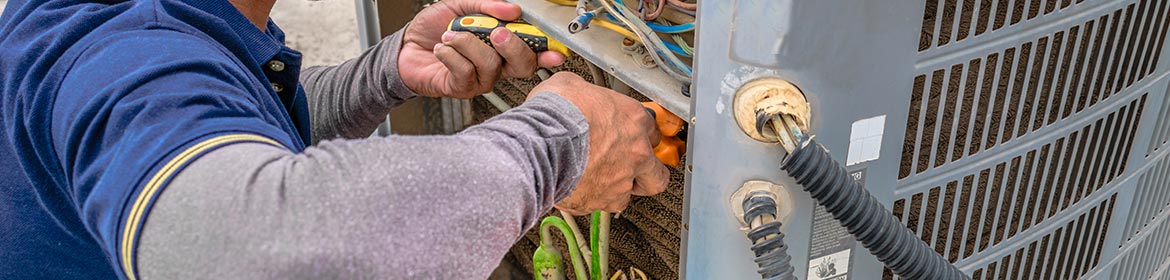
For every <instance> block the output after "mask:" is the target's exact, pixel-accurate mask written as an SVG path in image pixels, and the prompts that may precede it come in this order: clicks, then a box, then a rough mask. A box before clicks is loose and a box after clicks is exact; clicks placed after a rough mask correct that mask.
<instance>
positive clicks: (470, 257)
mask: <svg viewBox="0 0 1170 280" xmlns="http://www.w3.org/2000/svg"><path fill="white" fill-rule="evenodd" d="M550 84H551V85H550ZM538 90H540V92H542V93H539V94H536V95H534V96H532V97H531V99H530V100H529V101H527V102H526V103H524V104H523V105H521V106H519V107H517V108H515V109H512V110H510V111H508V112H506V113H504V114H502V115H499V116H497V117H495V118H492V119H491V120H489V121H487V122H485V123H483V124H481V125H477V126H474V127H471V128H468V129H467V130H465V131H464V132H461V133H459V134H457V135H451V136H391V137H387V138H371V139H363V140H336V141H325V142H323V143H321V144H319V145H317V146H316V147H310V148H309V149H307V150H305V151H304V152H302V153H300V154H294V153H291V152H288V151H286V150H284V149H281V148H278V147H273V146H270V145H264V144H256V143H241V144H234V145H229V146H225V147H221V148H218V149H216V150H214V151H211V152H209V153H208V154H206V155H203V156H202V157H200V158H199V159H196V160H195V161H194V162H193V163H192V164H190V165H189V166H187V167H186V168H184V169H183V170H182V171H180V173H179V174H178V175H177V176H176V177H175V178H174V180H172V181H171V182H170V183H169V184H168V186H167V187H166V192H165V193H163V194H161V196H160V197H159V198H158V200H157V201H156V202H155V205H154V207H153V210H152V211H151V212H150V219H149V220H148V221H147V222H146V224H145V225H144V229H143V233H142V235H141V242H140V245H139V247H138V253H139V256H138V261H137V264H138V270H139V272H140V273H141V275H142V276H143V278H145V279H152V278H157V279H185V278H213V279H214V278H243V279H252V278H292V277H306V278H341V279H353V278H374V279H385V278H403V277H405V276H413V277H421V278H442V279H482V278H484V277H486V276H487V275H488V274H489V273H490V272H491V270H492V269H493V268H494V266H495V265H496V264H497V263H498V262H499V260H500V259H501V258H502V257H503V255H504V254H505V253H506V252H507V251H508V248H510V247H511V245H512V244H513V243H514V242H515V241H516V240H517V239H518V238H520V236H521V235H522V234H523V233H524V232H525V231H526V230H527V229H529V228H531V227H532V226H534V225H535V224H536V222H537V219H538V218H539V217H540V216H541V215H543V214H544V213H546V212H547V211H548V210H549V209H550V208H551V207H552V206H553V204H554V203H557V202H558V201H561V199H564V198H566V197H574V199H566V200H565V202H573V203H571V204H569V205H561V206H562V207H566V208H567V210H571V211H575V212H578V213H583V212H587V211H591V210H595V209H606V210H609V211H620V210H621V209H622V208H624V207H625V205H626V204H627V203H628V201H629V199H630V196H631V195H653V194H655V193H658V192H661V191H662V189H663V188H664V187H665V185H666V180H667V178H668V177H669V175H668V173H667V172H666V169H665V167H663V166H662V165H661V164H659V163H658V162H657V159H656V158H655V157H654V156H653V155H652V154H651V153H650V146H651V145H652V143H653V142H654V140H653V139H652V138H653V137H654V136H656V135H657V133H656V132H655V131H654V130H653V129H652V128H653V121H652V120H650V119H649V117H648V115H647V114H645V112H644V111H643V109H642V108H641V105H640V104H638V103H637V102H636V101H634V100H632V99H629V98H628V97H625V96H621V95H619V94H617V93H615V92H612V91H608V90H606V89H604V88H599V87H596V86H592V85H591V84H589V83H587V82H585V81H584V80H582V79H581V78H580V77H576V76H575V75H572V74H564V73H560V74H557V75H555V76H554V77H553V78H552V79H550V80H549V82H546V83H544V84H542V85H541V86H539V87H538ZM574 185H577V187H576V189H574ZM570 192H572V196H569V194H570Z"/></svg>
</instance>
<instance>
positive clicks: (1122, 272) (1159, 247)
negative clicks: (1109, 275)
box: [1113, 221, 1170, 279]
mask: <svg viewBox="0 0 1170 280" xmlns="http://www.w3.org/2000/svg"><path fill="white" fill-rule="evenodd" d="M1152 230H1153V232H1151V233H1150V234H1151V235H1149V237H1151V238H1146V239H1144V240H1142V241H1141V242H1138V243H1137V244H1134V245H1133V246H1132V247H1133V249H1132V250H1130V251H1128V252H1126V253H1124V254H1125V255H1124V256H1122V257H1121V261H1119V262H1118V263H1117V266H1116V267H1114V268H1113V279H1148V278H1151V277H1153V276H1156V275H1155V274H1154V273H1155V272H1157V269H1158V268H1159V267H1162V266H1163V264H1165V263H1166V262H1167V261H1170V238H1166V237H1167V236H1170V226H1167V225H1166V222H1165V221H1162V223H1161V224H1159V225H1158V226H1157V227H1156V228H1154V229H1152ZM1158 260H1161V261H1158ZM1167 275H1168V274H1167V273H1166V272H1165V271H1163V272H1162V276H1163V277H1166V276H1167Z"/></svg>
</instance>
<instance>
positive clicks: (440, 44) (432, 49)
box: [431, 43, 443, 51]
mask: <svg viewBox="0 0 1170 280" xmlns="http://www.w3.org/2000/svg"><path fill="white" fill-rule="evenodd" d="M442 47H443V43H438V44H435V46H434V47H431V51H439V48H442Z"/></svg>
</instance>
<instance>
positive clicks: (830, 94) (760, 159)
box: [682, 0, 922, 279]
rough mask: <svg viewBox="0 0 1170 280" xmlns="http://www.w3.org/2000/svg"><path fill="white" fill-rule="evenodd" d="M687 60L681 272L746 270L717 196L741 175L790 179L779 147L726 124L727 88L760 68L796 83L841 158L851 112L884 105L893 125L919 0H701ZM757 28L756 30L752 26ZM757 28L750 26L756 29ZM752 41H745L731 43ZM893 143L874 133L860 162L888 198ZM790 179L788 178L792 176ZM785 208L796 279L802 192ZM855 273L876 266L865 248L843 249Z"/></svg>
mask: <svg viewBox="0 0 1170 280" xmlns="http://www.w3.org/2000/svg"><path fill="white" fill-rule="evenodd" d="M699 11H700V12H699V19H698V24H699V26H700V28H699V34H698V46H697V47H696V49H697V50H698V54H697V56H696V58H697V61H696V62H695V69H696V70H695V71H696V72H695V73H696V74H695V84H694V86H693V88H694V89H695V90H694V93H695V95H694V107H693V112H694V115H695V118H696V119H695V123H694V125H693V126H692V130H691V135H690V138H689V139H691V140H690V142H689V143H688V144H689V145H688V146H689V147H688V149H689V152H688V155H689V157H688V161H689V162H688V165H689V166H692V167H693V171H692V172H691V173H690V174H689V177H688V185H687V200H686V201H687V203H686V205H684V211H686V212H685V214H684V219H685V220H686V221H687V222H686V224H684V225H685V226H684V229H685V230H684V233H685V235H686V238H685V241H684V250H685V253H684V258H683V264H682V265H683V270H684V276H685V277H688V278H693V279H753V278H754V279H758V278H759V275H757V274H756V272H755V269H756V267H755V263H753V262H752V261H751V253H750V251H749V250H748V241H747V239H746V237H744V234H743V233H742V232H740V231H739V230H738V225H737V224H736V222H735V220H734V218H733V217H732V215H731V214H730V213H729V208H728V197H729V196H730V195H731V193H732V192H733V191H734V190H735V189H736V188H738V187H739V186H740V184H742V183H743V182H744V181H745V180H749V179H764V180H768V181H773V182H777V183H781V184H784V185H787V186H790V187H794V188H795V187H796V185H795V184H794V183H793V182H792V181H791V179H790V178H788V177H787V176H786V175H782V174H781V173H782V171H780V170H779V168H778V166H779V160H780V155H782V153H783V152H782V149H781V148H779V147H778V146H772V145H764V144H761V143H759V142H756V141H755V140H751V139H749V138H748V137H747V136H745V135H744V133H743V132H741V131H740V130H739V129H738V127H737V126H736V124H735V121H734V119H733V117H732V115H731V112H730V110H731V109H730V108H731V101H732V96H733V94H734V92H735V89H736V88H737V87H738V86H739V85H741V84H743V83H744V82H747V81H750V80H751V79H754V78H761V77H780V78H783V79H787V80H789V81H791V82H793V83H794V84H796V85H797V86H799V87H800V88H801V89H802V90H803V91H804V93H805V94H806V95H807V96H808V97H809V101H810V102H811V103H812V106H813V110H814V116H813V121H812V122H813V128H812V130H813V131H814V132H815V133H816V134H817V135H818V137H819V138H818V139H819V140H818V141H821V143H822V144H824V145H825V146H826V147H828V148H829V149H830V150H831V151H832V154H833V156H834V157H835V158H837V159H838V160H841V161H842V162H844V159H845V152H846V151H847V150H848V144H849V143H848V141H849V134H850V129H851V124H852V123H853V122H854V121H857V120H861V119H865V118H870V117H874V116H880V115H886V126H885V130H884V133H885V134H886V135H901V134H902V130H903V129H904V128H903V126H901V125H899V124H900V123H902V122H903V121H904V120H905V118H906V110H905V109H904V108H905V104H906V100H907V96H908V94H909V92H910V85H911V84H910V82H909V81H911V79H912V78H913V70H914V65H913V64H912V63H910V62H912V61H915V57H916V56H917V53H916V51H915V43H916V42H917V38H918V37H917V36H918V34H917V30H916V29H915V28H913V27H914V26H917V25H918V21H917V20H918V19H919V18H920V17H919V16H916V15H920V14H921V12H922V5H921V2H915V1H849V3H840V2H828V1H751V0H738V1H731V2H727V1H702V2H701V3H700V7H699ZM757 32H759V33H757ZM761 33H762V34H761ZM752 40H755V41H758V42H757V43H755V44H748V45H735V44H736V43H743V42H751V41H752ZM899 150H900V143H898V142H896V141H891V140H890V138H889V137H887V138H886V140H885V141H883V144H882V149H881V152H880V159H879V160H878V161H871V162H868V163H861V164H860V165H857V166H853V167H850V170H856V169H861V168H865V169H867V170H868V171H867V172H869V174H870V175H868V176H869V179H867V180H868V181H869V182H868V183H867V186H868V188H869V189H870V190H871V191H872V192H874V194H875V195H876V196H878V197H879V199H880V200H881V201H883V202H886V203H888V202H890V201H891V200H892V199H891V198H892V197H891V194H892V187H893V184H891V182H893V181H894V179H893V177H894V174H896V173H897V155H898V152H899ZM797 189H798V188H797ZM793 195H794V196H795V197H796V198H797V199H796V204H797V205H796V207H795V209H796V211H795V213H793V215H792V216H791V218H790V219H789V220H788V221H786V222H785V227H784V228H783V230H784V232H785V234H786V235H787V236H788V237H786V240H785V241H786V243H788V244H790V246H791V248H789V251H788V252H789V253H790V254H791V255H792V257H793V261H792V264H793V266H794V267H795V268H796V272H797V273H796V274H797V276H798V278H800V279H807V275H806V274H807V272H808V257H809V256H808V254H807V252H808V248H809V238H810V235H811V234H812V233H811V232H810V231H811V227H810V226H811V221H810V220H811V218H812V215H813V213H812V209H813V206H814V203H813V202H812V201H811V199H810V198H809V197H808V195H807V194H805V193H803V192H800V191H796V192H795V193H794V194H793ZM853 251H854V254H853V261H852V267H850V268H849V270H850V271H851V272H852V275H854V276H855V277H863V278H866V277H869V276H874V277H876V275H880V273H881V268H882V266H881V265H880V264H879V263H878V262H877V260H876V259H875V258H874V257H873V256H871V255H870V254H869V253H867V252H865V249H863V248H861V247H860V246H857V248H854V249H853Z"/></svg>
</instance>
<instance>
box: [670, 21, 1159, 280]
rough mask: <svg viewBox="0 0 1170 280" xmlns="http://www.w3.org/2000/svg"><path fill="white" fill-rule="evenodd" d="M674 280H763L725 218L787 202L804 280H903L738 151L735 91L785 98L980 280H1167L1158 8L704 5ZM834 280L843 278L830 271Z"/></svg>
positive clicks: (775, 160) (902, 214) (749, 145)
mask: <svg viewBox="0 0 1170 280" xmlns="http://www.w3.org/2000/svg"><path fill="white" fill-rule="evenodd" d="M698 14H699V17H698V30H699V34H698V38H697V41H698V43H697V46H696V50H697V52H698V53H697V54H696V60H695V65H694V68H695V74H694V84H693V85H692V87H691V89H692V93H693V98H692V99H691V108H690V109H691V110H690V112H691V113H692V116H693V119H692V126H691V135H690V137H689V139H690V140H689V143H688V144H689V152H688V155H689V157H688V163H687V166H688V169H689V170H690V172H689V174H688V184H687V194H686V195H687V196H686V200H687V202H686V205H685V206H684V207H685V209H684V210H685V215H684V220H685V221H684V226H683V229H684V238H683V240H684V241H683V242H684V244H683V249H682V250H683V254H682V255H683V259H682V260H681V264H680V265H681V268H682V271H683V272H682V274H683V276H684V277H686V278H692V279H759V276H758V275H757V274H756V272H755V270H756V264H755V263H754V262H753V261H752V258H753V257H754V256H753V255H752V254H751V251H750V250H749V246H750V243H749V241H748V240H747V238H745V237H744V234H743V232H741V231H740V225H739V224H738V223H737V222H736V221H735V217H734V216H733V215H732V214H731V208H730V207H729V202H730V201H729V198H730V196H731V195H732V193H733V192H734V191H735V190H736V189H737V188H739V186H740V185H742V184H743V183H744V182H745V181H747V180H765V181H771V182H775V183H778V184H781V185H785V186H787V187H788V188H790V189H792V190H793V191H792V194H793V197H794V198H795V202H794V203H795V211H794V212H793V213H792V214H791V216H790V217H789V218H788V219H787V220H786V221H784V223H785V225H784V227H783V231H784V233H785V234H786V236H787V237H786V240H785V241H786V243H787V244H789V246H790V248H789V249H788V253H789V254H790V255H792V257H793V260H792V265H793V266H794V267H795V268H796V275H797V276H798V278H800V279H846V278H839V277H841V276H846V277H847V278H853V279H893V278H896V277H894V276H893V275H892V274H891V273H890V272H889V271H886V270H885V269H884V267H883V266H882V264H881V263H879V262H878V261H877V259H876V258H875V257H873V256H872V255H871V254H870V253H869V252H868V251H867V250H866V249H865V248H863V247H861V245H860V244H858V243H857V242H855V241H853V240H852V238H851V237H849V236H848V234H847V233H843V232H842V231H841V229H840V228H839V227H838V226H836V224H835V221H833V220H832V219H831V218H828V217H826V215H825V214H823V211H819V210H817V208H816V207H815V203H814V202H813V201H812V200H811V199H810V198H809V197H808V195H807V194H805V193H803V192H802V191H800V190H799V189H800V188H799V186H797V185H796V184H795V183H793V182H792V179H791V178H789V177H787V176H786V175H784V174H783V172H782V171H780V169H779V168H778V166H779V163H780V160H781V156H780V155H782V153H783V152H782V150H781V148H780V147H778V146H776V145H769V144H763V143H760V142H757V141H755V140H752V139H750V138H748V137H747V136H746V135H745V134H744V133H743V132H741V131H740V130H739V128H738V126H737V125H736V123H735V120H734V118H733V116H732V114H731V111H732V100H733V96H734V94H735V92H736V90H737V89H738V87H739V86H741V85H743V84H744V83H746V82H748V81H751V80H753V79H757V78H764V77H777V78H781V79H785V80H788V81H791V82H792V83H793V84H795V85H797V86H798V87H800V89H801V90H802V91H803V92H804V93H805V95H806V96H807V98H808V100H809V102H810V103H811V105H812V108H813V116H812V124H813V125H812V133H813V134H815V135H816V137H817V139H818V141H819V142H820V143H822V144H824V145H825V146H826V147H827V148H829V149H830V150H831V151H832V154H833V156H834V158H836V159H837V160H838V161H840V162H842V163H847V164H848V166H847V169H848V170H849V171H850V172H853V173H852V174H853V175H854V176H855V179H856V180H860V181H863V183H864V186H865V187H866V188H867V189H868V190H869V191H870V192H872V193H873V194H874V195H875V196H877V197H878V199H879V200H880V201H881V202H882V203H883V204H885V205H886V207H887V208H888V209H890V210H891V211H892V212H893V214H894V215H896V216H898V217H899V218H900V219H901V221H902V222H903V223H904V224H906V226H907V227H908V228H910V229H911V230H912V231H913V232H915V233H917V234H918V235H919V236H921V237H922V240H923V241H925V242H926V243H927V244H929V245H930V246H932V247H934V248H935V249H936V250H937V251H938V252H939V253H940V254H942V256H944V257H945V258H947V259H948V260H950V261H951V262H953V263H955V264H956V265H957V266H958V267H959V268H960V269H962V270H963V271H964V272H966V273H967V274H968V275H972V277H973V278H974V279H1080V278H1085V279H1147V278H1152V279H1170V272H1168V271H1167V270H1168V268H1167V266H1170V262H1168V260H1170V225H1167V224H1170V222H1167V221H1166V220H1167V219H1170V218H1168V217H1170V211H1166V209H1167V205H1168V203H1170V159H1167V153H1168V152H1167V150H1168V149H1167V146H1166V143H1167V140H1170V99H1168V98H1166V95H1167V73H1168V72H1167V68H1168V66H1170V65H1168V62H1167V61H1166V59H1167V58H1166V57H1164V56H1163V54H1164V53H1165V48H1164V46H1165V41H1166V39H1167V38H1166V34H1167V33H1168V29H1170V1H1164V0H1128V1H1105V0H978V1H977V0H926V1H922V0H898V1H862V0H856V1H811V0H810V1H804V0H766V1H765V0H725V1H700V7H699V13H698ZM828 264H833V265H834V267H833V269H832V270H829V269H826V268H827V266H828Z"/></svg>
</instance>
